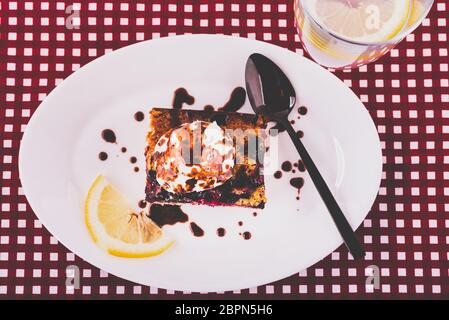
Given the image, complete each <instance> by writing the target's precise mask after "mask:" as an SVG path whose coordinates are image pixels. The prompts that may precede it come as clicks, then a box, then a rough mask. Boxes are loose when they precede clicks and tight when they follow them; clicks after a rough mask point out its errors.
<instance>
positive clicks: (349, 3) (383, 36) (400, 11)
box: [304, 0, 413, 43]
mask: <svg viewBox="0 0 449 320" xmlns="http://www.w3.org/2000/svg"><path fill="white" fill-rule="evenodd" d="M412 2H413V0H304V4H305V6H306V8H307V10H308V11H309V12H310V14H311V15H312V17H313V18H314V19H315V20H316V21H317V22H318V23H319V24H321V25H322V26H323V27H325V28H326V29H327V30H328V31H330V32H332V33H334V34H335V35H337V36H339V37H341V38H344V39H348V40H353V41H358V42H368V43H370V42H381V41H388V40H391V39H392V38H394V37H395V36H396V35H397V34H398V33H399V32H400V31H401V30H402V29H403V28H404V27H405V26H407V24H408V20H409V16H410V14H411V11H412Z"/></svg>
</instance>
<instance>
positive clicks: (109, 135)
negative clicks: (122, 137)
mask: <svg viewBox="0 0 449 320" xmlns="http://www.w3.org/2000/svg"><path fill="white" fill-rule="evenodd" d="M101 137H102V138H103V140H104V141H106V142H109V143H117V137H116V136H115V133H114V131H112V130H111V129H104V130H103V131H102V132H101Z"/></svg>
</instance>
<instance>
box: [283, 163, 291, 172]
mask: <svg viewBox="0 0 449 320" xmlns="http://www.w3.org/2000/svg"><path fill="white" fill-rule="evenodd" d="M281 168H282V170H283V171H285V172H289V171H291V170H292V163H291V162H290V161H284V162H283V163H282V166H281Z"/></svg>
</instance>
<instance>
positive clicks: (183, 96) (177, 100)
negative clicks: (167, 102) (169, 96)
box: [170, 88, 195, 127]
mask: <svg viewBox="0 0 449 320" xmlns="http://www.w3.org/2000/svg"><path fill="white" fill-rule="evenodd" d="M194 102H195V98H194V97H193V96H191V95H190V94H189V93H188V92H187V90H186V89H185V88H178V89H176V90H175V93H174V94H173V101H172V107H173V110H172V113H171V120H170V121H171V126H172V127H177V126H179V125H181V121H180V119H179V110H181V109H182V106H183V104H184V103H186V104H188V105H192V104H193V103H194Z"/></svg>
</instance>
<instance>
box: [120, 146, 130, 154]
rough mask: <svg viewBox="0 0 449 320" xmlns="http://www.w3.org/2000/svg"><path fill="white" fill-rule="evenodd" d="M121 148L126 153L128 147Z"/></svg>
mask: <svg viewBox="0 0 449 320" xmlns="http://www.w3.org/2000/svg"><path fill="white" fill-rule="evenodd" d="M120 150H121V151H122V152H123V153H125V152H126V151H127V150H128V149H126V148H125V147H122V148H121V149H120Z"/></svg>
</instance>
